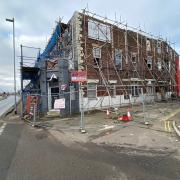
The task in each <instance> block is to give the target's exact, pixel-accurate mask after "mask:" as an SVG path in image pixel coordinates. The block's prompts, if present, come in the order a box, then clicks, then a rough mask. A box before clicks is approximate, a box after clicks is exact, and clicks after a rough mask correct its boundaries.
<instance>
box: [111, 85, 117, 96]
mask: <svg viewBox="0 0 180 180" xmlns="http://www.w3.org/2000/svg"><path fill="white" fill-rule="evenodd" d="M110 93H111V96H112V97H116V85H115V84H112V85H110Z"/></svg>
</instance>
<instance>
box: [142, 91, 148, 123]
mask: <svg viewBox="0 0 180 180" xmlns="http://www.w3.org/2000/svg"><path fill="white" fill-rule="evenodd" d="M141 92H142V104H143V115H144V118H143V119H144V124H145V125H148V122H147V121H146V115H145V103H144V92H143V88H141Z"/></svg>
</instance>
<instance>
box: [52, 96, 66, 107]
mask: <svg viewBox="0 0 180 180" xmlns="http://www.w3.org/2000/svg"><path fill="white" fill-rule="evenodd" d="M64 108H65V98H62V99H56V100H55V102H54V109H64Z"/></svg>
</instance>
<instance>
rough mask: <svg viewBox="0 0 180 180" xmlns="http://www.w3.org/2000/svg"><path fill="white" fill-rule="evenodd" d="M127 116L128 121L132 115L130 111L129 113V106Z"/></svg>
mask: <svg viewBox="0 0 180 180" xmlns="http://www.w3.org/2000/svg"><path fill="white" fill-rule="evenodd" d="M127 117H128V120H129V121H131V120H132V116H131V113H130V110H129V108H128V112H127Z"/></svg>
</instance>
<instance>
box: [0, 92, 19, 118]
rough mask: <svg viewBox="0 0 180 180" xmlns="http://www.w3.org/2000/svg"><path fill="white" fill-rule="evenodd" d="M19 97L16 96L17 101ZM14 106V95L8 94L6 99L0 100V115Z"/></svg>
mask: <svg viewBox="0 0 180 180" xmlns="http://www.w3.org/2000/svg"><path fill="white" fill-rule="evenodd" d="M19 99H20V97H19V96H17V102H18V101H19ZM13 106H14V96H8V97H7V98H6V99H3V100H1V101H0V117H1V116H2V115H3V114H4V113H5V112H7V111H8V110H9V109H10V108H12V107H13Z"/></svg>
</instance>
